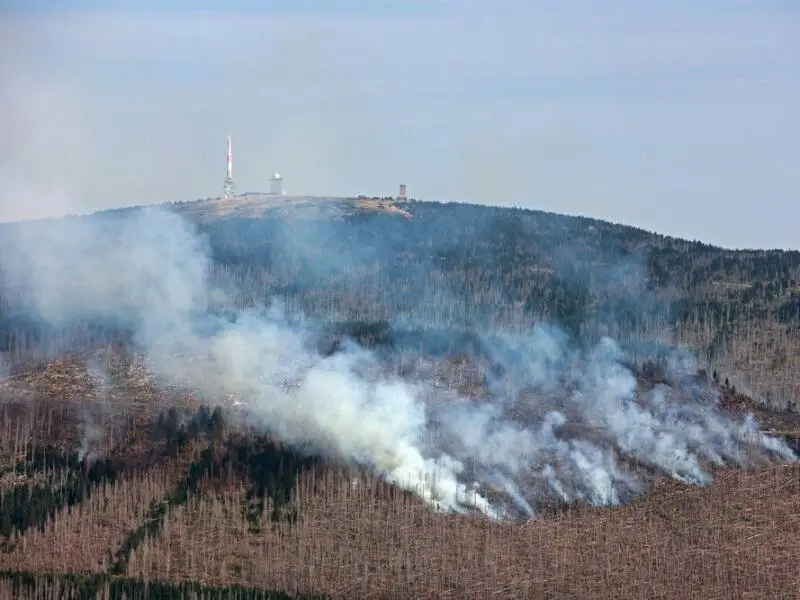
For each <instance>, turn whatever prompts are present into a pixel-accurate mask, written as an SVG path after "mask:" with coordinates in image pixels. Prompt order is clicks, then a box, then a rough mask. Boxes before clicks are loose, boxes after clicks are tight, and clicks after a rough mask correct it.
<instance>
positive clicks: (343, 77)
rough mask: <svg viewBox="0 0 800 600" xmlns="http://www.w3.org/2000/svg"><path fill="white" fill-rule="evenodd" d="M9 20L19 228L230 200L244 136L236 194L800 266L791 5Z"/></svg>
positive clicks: (376, 7) (69, 13)
mask: <svg viewBox="0 0 800 600" xmlns="http://www.w3.org/2000/svg"><path fill="white" fill-rule="evenodd" d="M0 7H1V8H0V135H2V140H3V142H2V145H0V181H2V185H0V219H12V218H22V217H35V216H44V215H50V214H59V213H64V212H83V211H88V210H93V209H96V208H100V207H107V206H117V205H124V204H136V203H152V202H160V201H172V200H193V199H196V198H201V197H208V196H217V195H219V193H220V189H221V184H222V178H223V176H224V170H225V156H224V153H225V135H226V133H227V130H228V128H230V129H231V130H232V131H233V135H234V179H235V181H236V183H237V189H238V191H263V190H266V189H267V188H268V185H269V184H268V180H269V176H270V174H271V173H272V172H273V171H280V172H281V173H282V174H283V175H284V177H285V179H286V184H285V186H286V188H287V190H288V191H289V192H290V193H293V192H297V193H312V194H334V195H350V194H360V193H363V194H376V195H394V194H396V191H397V184H398V183H400V182H405V183H407V185H408V189H409V193H410V195H412V196H415V197H418V198H421V199H429V200H468V201H475V202H482V203H488V204H505V205H517V206H523V207H531V208H540V209H544V210H552V211H558V212H566V213H576V214H584V215H589V216H594V217H599V218H603V219H610V220H613V221H618V222H624V223H629V224H633V225H638V226H641V227H644V228H647V229H651V230H657V231H660V232H664V233H669V234H673V235H678V236H681V237H688V238H695V239H701V240H704V241H708V242H712V243H716V244H721V245H724V246H729V247H743V246H745V247H784V248H800V233H798V227H797V225H798V223H800V192H799V190H800V119H798V116H799V115H800V2H797V1H796V0H782V1H781V0H752V1H745V0H685V1H681V0H671V1H668V0H662V1H655V0H624V1H623V0H603V1H602V2H598V1H597V0H553V1H551V2H539V1H536V0H491V1H488V0H486V1H482V2H481V1H477V0H438V1H437V0H428V1H422V0H418V1H410V0H409V1H401V0H395V1H379V0H371V1H367V0H349V1H345V0H340V1H335V0H318V1H316V2H314V1H312V0H283V1H267V0H263V1H255V0H252V1H250V2H243V1H241V2H237V1H235V0H229V1H228V2H224V3H223V2H211V1H210V0H205V1H202V2H189V1H188V0H187V1H178V0H158V1H156V0H139V1H138V2H127V3H124V2H120V1H113V0H112V1H108V0H106V1H100V0H95V1H88V0H87V1H82V2H80V1H69V0H60V1H57V0H50V1H44V0H0ZM55 7H57V8H58V11H59V12H56V8H55ZM265 7H266V8H265Z"/></svg>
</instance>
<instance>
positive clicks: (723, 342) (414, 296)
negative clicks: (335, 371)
mask: <svg viewBox="0 0 800 600" xmlns="http://www.w3.org/2000/svg"><path fill="white" fill-rule="evenodd" d="M402 208H404V209H406V210H408V211H409V212H410V213H412V214H413V218H412V219H405V218H399V217H398V216H396V215H393V214H391V213H387V212H377V213H376V212H363V213H356V214H342V215H340V216H338V217H337V216H336V215H335V214H334V215H333V216H332V217H331V216H327V217H326V218H316V219H315V218H297V219H286V218H281V217H278V216H274V215H273V216H270V215H271V213H269V212H268V213H266V215H265V216H264V217H262V218H254V219H220V220H217V221H215V222H213V223H202V224H200V225H199V228H200V230H201V232H203V233H204V234H205V235H206V236H207V239H208V242H209V244H210V248H211V254H212V256H213V259H214V264H213V268H212V270H213V277H214V279H215V281H217V282H220V283H224V284H226V285H230V284H233V289H235V290H236V300H235V301H236V304H237V305H238V308H241V307H247V306H253V305H258V304H260V303H265V302H268V301H269V300H270V299H271V298H279V299H281V300H283V301H284V303H285V305H286V306H287V307H288V309H289V311H290V312H297V311H302V312H303V313H305V314H306V315H308V316H310V317H318V318H320V319H321V320H323V321H326V322H331V321H337V322H357V323H359V324H360V325H359V327H367V330H370V326H367V325H368V324H370V323H371V324H372V325H371V328H372V329H373V330H374V329H375V328H376V327H377V328H378V329H380V328H381V327H383V328H384V329H385V328H386V327H387V326H388V325H391V328H392V330H393V331H394V333H395V334H397V333H398V332H400V331H403V330H420V329H421V330H425V331H428V332H432V331H435V330H447V331H450V330H459V329H461V330H464V329H470V330H475V329H478V330H481V329H485V330H493V329H497V328H502V329H510V330H525V329H526V328H529V327H530V326H531V324H532V323H533V322H535V321H538V320H542V319H544V320H548V321H555V322H558V323H559V324H560V325H562V326H563V327H564V328H565V329H567V330H568V331H570V332H572V333H573V334H574V335H575V336H576V339H580V340H583V341H585V342H592V341H594V340H596V339H597V338H598V337H599V336H601V335H610V336H612V337H614V338H616V339H618V340H620V341H622V342H624V343H628V344H629V345H631V347H633V348H634V349H635V351H639V350H641V352H644V353H647V354H649V353H651V352H652V351H653V348H655V347H657V346H658V344H664V345H673V344H678V345H688V346H690V347H692V348H694V349H696V350H697V351H698V357H699V358H700V360H701V362H703V363H708V365H709V366H710V367H711V368H712V369H716V370H718V371H719V373H720V374H722V373H724V374H725V376H726V377H730V378H731V379H732V380H733V379H734V378H735V379H736V380H737V381H738V382H739V384H740V385H742V384H744V386H745V388H747V389H749V390H751V391H752V392H753V393H754V394H755V395H757V396H760V397H763V399H764V400H766V401H767V402H769V403H771V404H774V405H775V406H787V405H788V404H789V403H791V402H794V401H795V398H796V397H797V396H798V394H800V378H798V377H797V375H795V373H797V372H800V371H798V369H797V367H798V366H800V358H799V357H800V354H799V353H800V329H798V326H799V325H800V253H798V252H784V251H731V250H724V249H720V248H716V247H713V246H709V245H706V244H703V243H700V242H688V241H683V240H679V239H674V238H670V237H665V236H661V235H657V234H653V233H649V232H646V231H643V230H640V229H635V228H632V227H627V226H623V225H615V224H610V223H607V222H604V221H599V220H595V219H587V218H581V217H571V216H564V215H557V214H551V213H543V212H538V211H531V210H521V209H511V208H497V207H487V206H478V205H469V204H440V203H432V202H414V203H408V204H405V205H402ZM133 210H136V209H126V211H128V212H130V211H133ZM174 210H176V211H179V212H180V211H181V205H175V206H174ZM123 212H124V211H123ZM119 214H121V212H120V211H107V212H105V213H99V214H97V215H93V216H90V217H88V218H91V219H104V218H105V219H108V218H110V217H112V216H115V217H116V216H119ZM42 226H44V225H42ZM5 227H7V228H8V227H17V226H16V225H6V226H5ZM0 233H1V232H0ZM34 239H35V238H34ZM0 310H2V320H1V321H0V323H1V324H0V328H1V329H0V331H2V338H0V339H2V343H3V349H4V350H6V351H10V352H11V353H12V354H14V353H16V352H19V351H20V350H24V349H25V348H28V347H30V346H31V345H32V339H34V338H35V339H39V338H40V337H41V336H42V335H43V333H42V332H38V333H35V331H36V329H37V327H35V318H34V317H33V316H32V315H30V314H26V312H25V310H24V306H22V305H21V303H20V301H17V302H15V301H14V298H8V297H5V296H4V297H3V299H2V302H0ZM92 327H93V328H97V324H96V323H93V324H92ZM439 337H440V338H441V336H439ZM650 342H653V343H655V344H651V343H650ZM738 376H743V378H742V379H739V378H738Z"/></svg>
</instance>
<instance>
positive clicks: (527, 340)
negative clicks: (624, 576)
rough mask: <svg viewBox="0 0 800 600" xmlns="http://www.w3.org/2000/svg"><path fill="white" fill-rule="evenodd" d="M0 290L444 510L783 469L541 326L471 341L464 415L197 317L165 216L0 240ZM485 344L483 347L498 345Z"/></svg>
mask: <svg viewBox="0 0 800 600" xmlns="http://www.w3.org/2000/svg"><path fill="white" fill-rule="evenodd" d="M1 256H2V261H1V263H2V264H0V266H1V267H2V276H3V278H4V280H5V284H6V285H7V286H11V287H12V288H13V289H14V290H15V291H17V292H18V293H20V294H23V295H24V296H25V297H26V298H27V299H28V301H29V302H30V303H31V306H32V307H33V308H34V309H35V310H36V311H38V313H39V314H40V316H41V317H43V318H44V319H46V320H48V321H49V322H51V323H53V324H56V325H58V324H65V323H68V322H69V321H70V319H73V318H75V317H76V316H80V317H91V316H98V317H102V318H106V319H116V320H118V321H120V322H124V323H127V324H133V326H134V328H135V338H136V342H137V343H138V344H139V345H140V346H141V347H142V348H143V349H144V350H145V351H146V353H147V355H148V358H149V360H150V362H151V365H152V369H153V370H154V372H155V374H156V375H158V376H159V377H162V378H164V379H165V380H167V381H168V382H171V383H175V384H179V385H190V386H192V387H194V388H195V389H197V390H198V391H199V392H200V393H202V394H203V396H204V397H206V398H216V399H219V401H222V399H223V398H230V397H231V395H233V396H235V397H236V398H237V399H240V400H241V401H243V402H244V403H245V405H246V410H247V411H248V413H249V416H250V418H251V420H255V421H257V422H259V423H261V424H263V426H264V427H265V428H267V429H269V431H270V432H272V433H274V434H276V435H278V436H279V437H280V438H281V439H283V440H284V441H285V442H286V443H289V444H295V445H297V446H300V447H303V448H306V449H308V450H310V451H314V452H319V453H323V454H325V455H327V456H330V457H334V458H336V459H339V460H343V461H347V462H351V463H358V464H361V465H366V466H368V467H371V468H372V469H373V470H374V471H376V472H377V473H379V474H380V475H382V476H383V477H384V478H385V479H387V480H388V481H391V482H394V483H396V484H398V485H400V486H402V487H404V488H406V489H408V490H411V491H414V492H415V493H417V494H419V495H420V496H421V497H422V498H423V499H425V500H426V501H427V502H429V503H431V504H432V505H434V506H437V507H439V508H442V509H445V510H454V511H465V510H474V509H477V510H479V511H481V512H482V513H484V514H486V515H489V516H491V517H494V518H500V517H502V516H504V515H506V514H514V515H528V516H529V515H532V514H534V513H535V511H536V509H537V506H539V505H541V504H542V503H543V502H548V501H553V500H555V501H566V502H585V503H589V504H593V505H614V504H619V503H622V502H625V501H626V500H627V499H629V498H631V497H633V496H635V495H636V494H638V493H640V492H641V491H642V490H643V488H644V486H645V485H646V483H647V475H646V474H647V473H648V472H649V473H661V474H664V475H667V476H670V477H674V478H676V479H678V480H680V481H684V482H688V483H693V484H706V483H708V482H709V481H710V480H711V472H710V470H709V468H710V466H712V465H718V466H722V465H736V466H740V467H749V466H753V465H757V464H760V463H761V462H763V461H764V460H766V459H770V458H772V459H778V460H786V461H789V460H794V459H795V457H794V455H793V453H792V452H791V451H790V449H789V448H788V447H786V446H785V445H783V444H782V443H781V442H779V441H778V440H775V439H772V438H769V437H766V436H764V435H762V434H761V433H759V431H758V427H757V424H756V423H755V422H754V420H753V419H752V418H747V419H745V420H744V421H735V420H733V419H732V418H731V417H729V416H727V415H725V414H724V413H722V412H720V411H719V410H718V409H717V408H716V405H715V404H716V399H715V398H714V397H713V394H712V395H711V396H710V397H708V395H706V399H705V400H704V402H705V403H703V402H698V401H697V393H696V392H697V389H696V383H694V382H693V380H692V379H691V377H689V376H688V375H687V373H686V370H687V369H686V366H685V365H683V363H681V362H680V361H678V362H677V363H676V364H675V365H673V366H672V368H671V378H672V381H673V384H672V385H671V386H665V385H661V386H656V387H654V388H652V389H651V390H649V391H647V392H641V391H637V381H636V378H635V376H634V374H633V373H632V372H631V371H630V370H629V369H627V368H626V367H624V366H623V365H622V364H621V363H620V362H619V359H621V358H622V357H621V353H620V350H619V348H618V347H617V345H616V343H615V342H614V341H613V340H611V339H604V340H603V341H602V342H601V343H600V344H599V345H598V346H597V347H595V348H593V349H591V350H590V351H588V352H581V351H577V350H574V349H571V348H570V347H569V345H568V343H567V339H566V337H565V336H564V335H563V334H561V332H560V331H559V330H558V329H556V328H553V327H549V326H541V327H538V328H536V329H535V330H534V331H532V332H531V333H530V335H525V336H519V335H516V336H505V337H500V338H495V340H494V341H488V342H487V344H488V345H489V347H491V348H494V350H495V356H494V359H495V361H496V362H499V363H500V364H501V365H502V367H503V368H502V369H501V372H502V374H500V375H498V374H495V375H494V376H493V377H490V394H489V397H488V398H487V399H483V400H480V401H477V400H472V399H468V398H462V397H458V396H457V395H455V394H453V393H450V394H447V395H442V394H441V393H439V392H437V391H436V390H435V389H434V387H433V386H432V384H431V382H430V381H428V380H426V379H425V378H423V377H413V378H409V377H406V378H401V377H399V376H397V375H395V374H393V373H392V371H391V370H390V369H387V368H385V365H384V364H382V363H381V362H380V361H379V360H378V359H377V357H376V356H375V355H373V354H372V353H371V352H369V351H368V350H366V349H364V348H362V347H359V346H358V345H356V344H347V345H345V346H344V347H343V348H341V351H339V352H336V353H334V354H332V355H330V356H323V355H320V353H319V352H318V351H317V350H316V349H315V348H316V346H315V344H314V343H313V342H314V340H313V332H312V330H311V329H310V328H305V327H303V326H302V325H298V324H296V323H291V324H290V323H289V322H288V321H287V319H286V318H285V317H284V315H283V314H282V313H281V311H280V308H279V307H276V306H272V307H270V308H269V309H265V310H261V311H251V312H243V313H239V314H237V315H236V318H235V319H230V318H223V317H217V316H213V314H212V313H210V312H209V307H214V306H227V305H229V304H230V303H229V302H228V301H227V296H226V294H225V292H224V290H219V289H214V288H213V287H212V286H211V285H210V284H209V279H208V269H209V266H210V259H209V253H208V249H207V247H206V245H205V243H204V241H203V239H202V238H200V237H199V236H198V235H197V234H196V233H195V231H194V230H193V228H192V227H191V226H189V225H188V224H187V223H186V222H184V221H183V220H182V219H181V218H180V217H178V216H177V215H174V214H172V213H169V212H167V211H164V210H161V209H148V210H145V211H140V212H136V213H134V214H133V215H132V216H129V217H127V218H125V219H124V220H120V219H116V220H114V219H110V220H109V219H105V220H104V219H99V218H92V219H74V220H69V221H62V222H50V223H29V224H25V225H23V226H20V227H19V228H17V229H13V230H9V231H8V232H6V233H5V235H4V239H3V248H2V255H1ZM498 340H499V341H498Z"/></svg>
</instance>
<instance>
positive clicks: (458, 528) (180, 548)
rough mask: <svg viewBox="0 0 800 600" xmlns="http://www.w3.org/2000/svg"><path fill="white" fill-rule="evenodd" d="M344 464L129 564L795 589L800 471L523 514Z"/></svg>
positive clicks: (166, 572) (325, 582)
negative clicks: (421, 494) (475, 506)
mask: <svg viewBox="0 0 800 600" xmlns="http://www.w3.org/2000/svg"><path fill="white" fill-rule="evenodd" d="M380 487H381V484H379V483H377V482H374V481H368V480H362V481H361V485H358V486H355V487H354V486H353V484H352V479H351V478H350V477H349V476H347V475H346V474H344V473H342V472H333V471H331V472H328V473H326V474H325V475H324V476H322V477H321V478H319V479H315V478H312V477H311V476H308V477H305V478H303V480H302V482H301V483H300V484H299V486H298V492H297V496H296V499H295V502H296V503H297V504H298V505H299V507H300V521H299V522H298V523H281V524H275V523H271V522H270V521H269V519H268V518H267V517H266V515H265V516H263V517H262V519H261V522H260V523H259V526H260V531H259V532H258V533H253V532H252V531H251V530H250V529H249V525H248V523H247V521H246V520H245V518H244V517H243V516H242V512H241V510H240V506H241V498H240V496H241V493H242V492H241V490H238V491H233V492H228V493H225V494H213V495H211V496H210V497H209V498H207V499H204V500H199V499H198V500H194V501H192V502H190V503H189V504H188V505H187V506H185V507H180V508H178V509H177V510H175V511H173V512H172V513H171V514H170V516H169V519H168V521H167V524H166V525H165V527H164V528H163V529H162V532H161V534H160V535H159V536H158V537H157V538H156V539H149V540H147V541H146V542H145V543H144V544H143V545H142V547H141V549H140V550H139V551H138V552H137V554H136V556H135V559H132V560H131V562H130V564H129V570H128V574H129V575H131V576H136V577H142V578H146V579H161V580H164V579H178V580H185V579H191V580H200V581H203V582H206V583H225V584H228V585H231V584H237V583H246V584H251V585H256V586H260V587H266V588H271V589H282V590H287V591H291V592H304V593H310V592H316V593H325V594H329V595H331V596H333V597H337V598H376V599H377V598H488V597H503V598H596V597H606V598H612V597H613V598H620V599H622V598H630V599H637V600H638V599H640V598H705V599H709V600H711V599H717V598H718V599H726V600H727V599H728V598H793V597H798V596H800V569H798V562H797V556H796V543H797V539H798V536H800V513H799V512H798V510H797V508H798V506H800V467H798V466H796V465H792V466H782V467H774V468H770V469H765V470H763V471H760V472H755V473H744V472H735V471H728V472H724V473H720V474H719V475H718V478H717V481H716V483H714V484H713V485H712V486H710V487H707V488H703V489H701V488H687V487H684V486H680V485H677V484H672V483H664V484H662V485H660V486H658V487H657V488H656V489H654V490H653V491H651V492H650V494H649V495H648V496H647V497H646V498H645V499H643V500H642V501H640V502H637V503H635V504H633V505H631V506H628V507H625V508H617V509H575V510H571V511H567V512H565V513H561V514H558V515H555V514H554V515H550V516H547V517H543V518H540V519H535V520H532V521H529V522H527V523H525V524H496V523H490V522H488V521H485V520H478V519H471V518H465V517H455V516H443V515H437V514H434V513H432V512H431V511H430V510H428V509H427V508H426V507H425V506H422V505H421V504H420V503H418V502H416V501H414V500H413V499H408V498H407V497H404V496H396V497H395V499H394V501H392V500H389V499H386V498H381V494H380V493H376V490H377V488H380Z"/></svg>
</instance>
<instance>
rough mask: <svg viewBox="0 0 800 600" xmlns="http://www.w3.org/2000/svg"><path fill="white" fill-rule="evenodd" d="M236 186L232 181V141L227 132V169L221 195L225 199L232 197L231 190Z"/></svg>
mask: <svg viewBox="0 0 800 600" xmlns="http://www.w3.org/2000/svg"><path fill="white" fill-rule="evenodd" d="M235 187H236V186H235V185H234V183H233V143H232V142H231V133H230V131H229V132H228V155H227V170H226V171H225V181H223V182H222V195H223V197H224V198H225V199H229V198H231V197H233V190H234V188H235Z"/></svg>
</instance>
